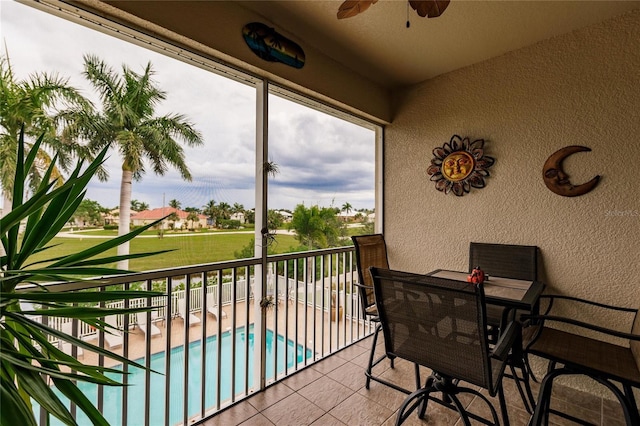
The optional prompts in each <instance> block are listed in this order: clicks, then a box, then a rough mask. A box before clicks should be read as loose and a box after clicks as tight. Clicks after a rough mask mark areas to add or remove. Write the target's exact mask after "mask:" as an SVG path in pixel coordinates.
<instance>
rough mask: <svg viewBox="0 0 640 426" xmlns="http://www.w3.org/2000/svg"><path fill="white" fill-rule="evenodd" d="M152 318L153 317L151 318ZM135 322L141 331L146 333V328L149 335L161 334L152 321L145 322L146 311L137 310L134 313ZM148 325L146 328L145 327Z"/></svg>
mask: <svg viewBox="0 0 640 426" xmlns="http://www.w3.org/2000/svg"><path fill="white" fill-rule="evenodd" d="M152 314H153V312H152ZM152 319H153V318H152ZM136 322H137V324H138V328H139V329H140V330H142V332H143V333H144V334H145V336H146V335H147V330H148V331H149V333H151V337H152V338H153V337H155V336H161V335H162V332H161V331H160V329H159V328H158V326H157V325H155V324H154V323H153V322H150V323H149V324H147V313H146V312H137V313H136ZM147 327H148V328H147Z"/></svg>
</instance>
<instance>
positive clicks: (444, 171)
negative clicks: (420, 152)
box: [427, 135, 495, 197]
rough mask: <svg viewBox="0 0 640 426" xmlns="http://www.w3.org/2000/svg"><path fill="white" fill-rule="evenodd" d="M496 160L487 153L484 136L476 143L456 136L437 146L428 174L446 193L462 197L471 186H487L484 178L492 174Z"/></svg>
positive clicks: (439, 188) (439, 189)
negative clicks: (490, 169) (490, 170)
mask: <svg viewBox="0 0 640 426" xmlns="http://www.w3.org/2000/svg"><path fill="white" fill-rule="evenodd" d="M494 162H495V159H494V158H493V157H489V156H487V155H484V139H476V140H475V141H473V142H470V141H469V138H464V139H462V138H461V137H460V136H458V135H453V136H452V137H451V140H450V141H449V142H448V143H445V144H444V145H443V146H441V147H437V148H434V149H433V158H432V159H431V165H430V166H429V168H428V169H427V174H429V175H430V176H431V179H430V180H431V181H432V182H435V183H436V189H437V190H438V191H442V192H444V193H445V194H448V193H449V192H453V193H454V194H455V195H457V196H458V197H461V196H463V195H464V194H465V193H468V192H469V191H471V188H484V187H485V181H484V178H485V177H488V176H489V171H488V170H487V169H488V168H489V167H491V166H493V163H494Z"/></svg>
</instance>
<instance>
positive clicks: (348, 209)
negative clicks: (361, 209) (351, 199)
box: [340, 202, 353, 214]
mask: <svg viewBox="0 0 640 426" xmlns="http://www.w3.org/2000/svg"><path fill="white" fill-rule="evenodd" d="M351 210H353V206H352V205H351V204H349V203H348V202H347V203H344V204H343V205H342V210H340V211H343V212H345V213H346V214H349V213H351Z"/></svg>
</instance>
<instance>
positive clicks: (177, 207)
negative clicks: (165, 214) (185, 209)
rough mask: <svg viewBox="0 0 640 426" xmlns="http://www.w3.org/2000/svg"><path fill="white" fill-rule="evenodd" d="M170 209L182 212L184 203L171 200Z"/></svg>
mask: <svg viewBox="0 0 640 426" xmlns="http://www.w3.org/2000/svg"><path fill="white" fill-rule="evenodd" d="M169 207H173V208H174V209H178V210H180V208H181V207H182V203H181V202H180V201H178V200H176V199H175V198H174V199H173V200H169Z"/></svg>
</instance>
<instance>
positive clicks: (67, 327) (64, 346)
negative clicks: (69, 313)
mask: <svg viewBox="0 0 640 426" xmlns="http://www.w3.org/2000/svg"><path fill="white" fill-rule="evenodd" d="M60 330H61V331H62V332H63V333H66V334H68V335H70V336H73V322H63V323H62V326H61V328H60ZM58 347H59V348H60V350H61V351H62V352H64V353H65V354H67V355H71V356H75V357H80V356H82V355H83V354H84V351H83V350H82V348H81V347H79V346H76V353H75V354H74V353H73V345H72V344H71V343H69V342H65V341H64V340H58Z"/></svg>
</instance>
